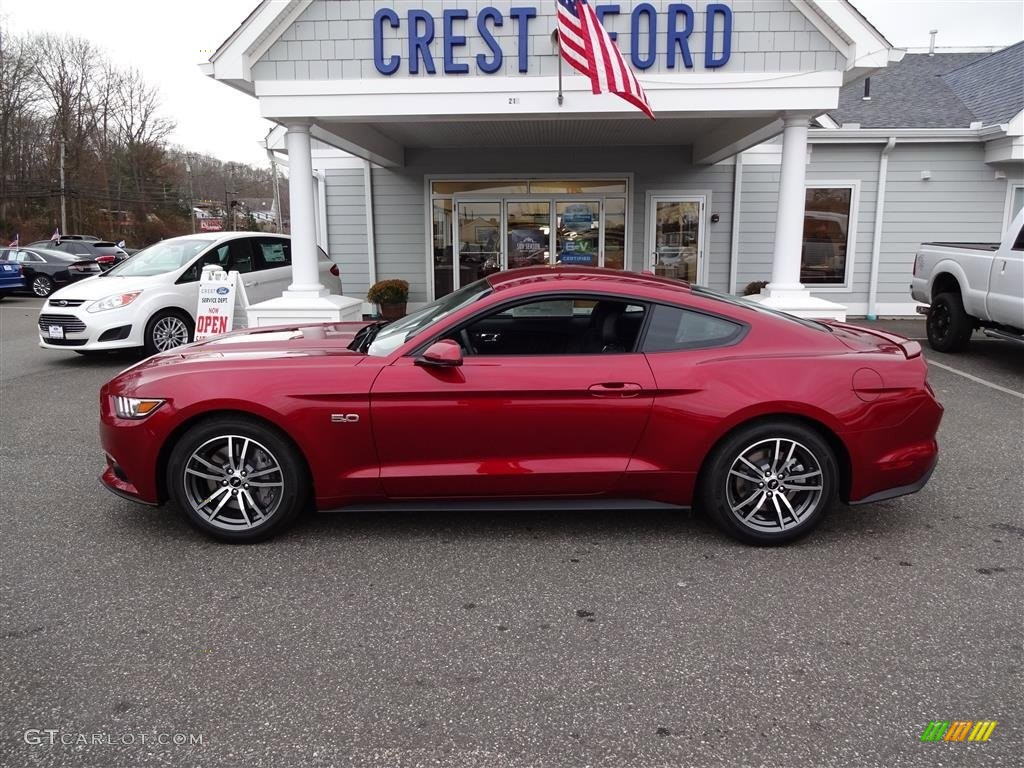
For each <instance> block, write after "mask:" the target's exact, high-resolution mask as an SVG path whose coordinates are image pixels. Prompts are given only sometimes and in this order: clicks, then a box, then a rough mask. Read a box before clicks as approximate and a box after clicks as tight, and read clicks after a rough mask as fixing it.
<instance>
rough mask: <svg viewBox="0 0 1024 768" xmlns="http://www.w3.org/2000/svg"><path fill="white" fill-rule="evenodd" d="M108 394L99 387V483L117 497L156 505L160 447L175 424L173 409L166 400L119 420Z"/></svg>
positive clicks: (157, 500)
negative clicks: (144, 413)
mask: <svg viewBox="0 0 1024 768" xmlns="http://www.w3.org/2000/svg"><path fill="white" fill-rule="evenodd" d="M111 395H112V393H111V391H110V390H109V389H108V388H107V387H106V386H105V387H103V389H102V390H100V443H101V444H102V446H103V451H104V453H105V454H106V460H107V466H106V468H105V469H104V470H103V474H101V475H100V482H101V483H102V484H103V485H104V487H106V488H107V490H109V491H112V492H113V493H115V494H117V495H118V496H122V497H124V498H129V499H132V500H133V501H138V502H141V503H143V504H152V505H156V504H160V503H161V502H162V501H163V499H162V498H161V492H160V481H159V478H158V476H157V473H158V472H159V466H160V448H161V446H163V445H164V444H165V443H166V442H167V438H168V437H169V436H170V434H171V432H172V431H173V428H174V425H175V423H176V418H175V412H174V408H173V406H172V404H171V403H170V402H167V403H164V405H162V406H161V407H160V408H158V409H157V410H156V411H154V412H153V414H152V415H151V416H149V417H148V418H145V419H141V420H138V421H136V420H133V419H122V418H119V417H118V416H117V414H116V413H114V409H113V405H112V403H111Z"/></svg>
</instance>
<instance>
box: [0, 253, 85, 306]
mask: <svg viewBox="0 0 1024 768" xmlns="http://www.w3.org/2000/svg"><path fill="white" fill-rule="evenodd" d="M4 261H6V262H16V263H18V264H20V265H21V270H22V273H23V274H24V276H25V287H26V288H27V289H28V290H30V291H32V293H34V294H35V295H36V296H38V297H40V298H43V299H45V298H46V297H47V296H49V295H50V294H51V293H53V292H54V291H55V290H57V289H58V288H60V287H62V286H65V285H68V284H70V283H73V282H75V281H77V280H82V279H83V278H86V277H93V276H94V275H98V274H100V273H101V272H102V270H101V269H100V265H99V264H97V263H96V260H95V259H91V258H88V257H84V256H75V255H72V254H70V253H65V252H63V251H53V250H49V249H46V248H2V249H0V262H4Z"/></svg>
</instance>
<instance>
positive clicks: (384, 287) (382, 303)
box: [366, 280, 409, 320]
mask: <svg viewBox="0 0 1024 768" xmlns="http://www.w3.org/2000/svg"><path fill="white" fill-rule="evenodd" d="M366 300H367V301H369V302H371V303H373V304H377V305H378V306H379V307H380V316H381V319H382V320H398V319H399V318H401V317H405V306H406V303H407V302H408V301H409V284H408V283H407V282H405V280H380V281H378V282H376V283H374V284H373V285H372V286H370V290H369V291H367V292H366Z"/></svg>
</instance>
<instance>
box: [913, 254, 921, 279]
mask: <svg viewBox="0 0 1024 768" xmlns="http://www.w3.org/2000/svg"><path fill="white" fill-rule="evenodd" d="M919 261H921V257H920V256H915V257H914V277H917V264H918V262H919Z"/></svg>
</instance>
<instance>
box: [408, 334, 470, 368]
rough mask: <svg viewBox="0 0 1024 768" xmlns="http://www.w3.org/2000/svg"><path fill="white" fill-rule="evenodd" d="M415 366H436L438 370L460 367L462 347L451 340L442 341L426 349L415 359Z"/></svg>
mask: <svg viewBox="0 0 1024 768" xmlns="http://www.w3.org/2000/svg"><path fill="white" fill-rule="evenodd" d="M416 365H436V366H438V367H440V368H455V367H458V366H460V365H462V347H460V346H459V344H458V342H455V341H452V340H451V339H442V340H441V341H438V342H435V343H433V344H431V345H430V346H429V347H427V348H426V349H425V350H424V351H423V354H422V355H420V356H419V357H417V358H416Z"/></svg>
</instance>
